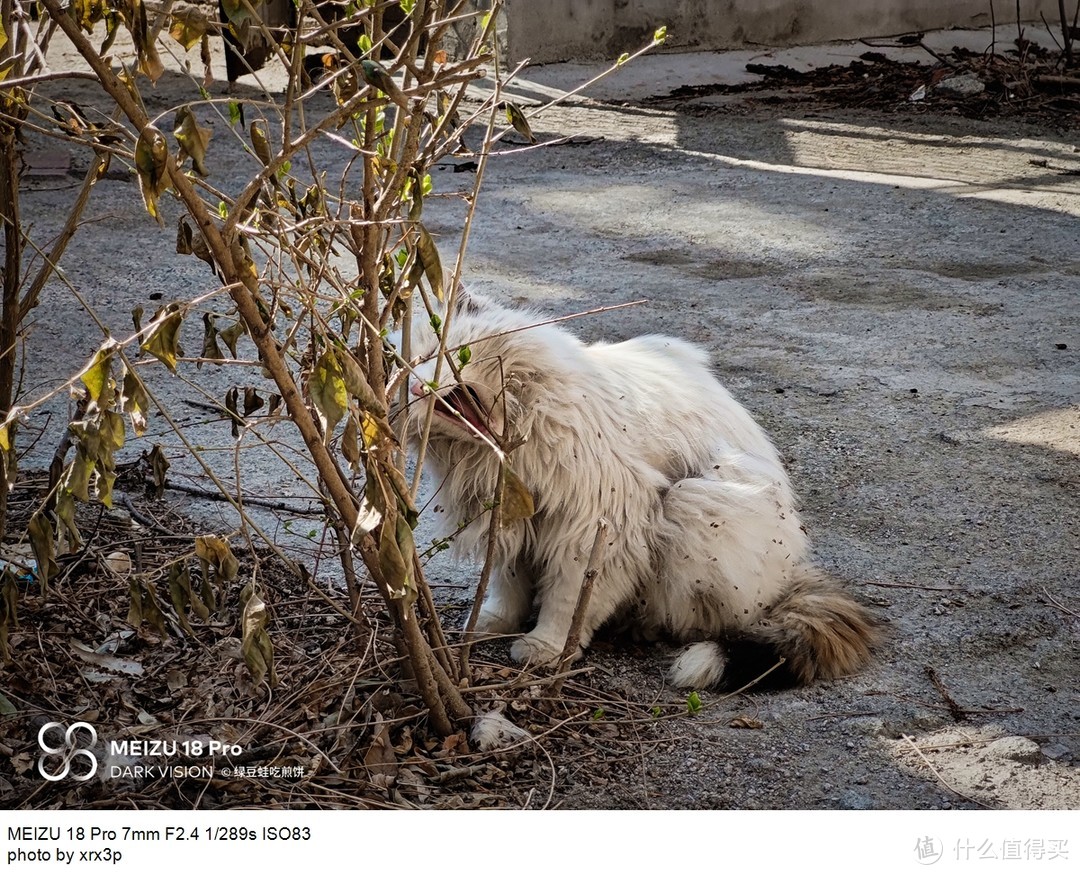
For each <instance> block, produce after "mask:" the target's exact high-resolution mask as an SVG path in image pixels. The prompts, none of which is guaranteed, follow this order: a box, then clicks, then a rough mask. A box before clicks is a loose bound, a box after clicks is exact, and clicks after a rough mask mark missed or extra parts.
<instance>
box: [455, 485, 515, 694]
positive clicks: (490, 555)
mask: <svg viewBox="0 0 1080 875" xmlns="http://www.w3.org/2000/svg"><path fill="white" fill-rule="evenodd" d="M505 489H506V466H505V465H500V466H499V477H498V480H497V481H496V483H495V503H494V505H493V506H492V508H491V520H490V522H489V525H488V541H487V550H486V552H485V554H484V567H483V569H482V570H481V572H480V580H479V582H478V583H477V584H476V597H475V598H474V599H473V606H472V611H471V612H470V613H469V620H468V622H467V623H466V624H465V636H464V640H463V641H462V643H461V657H460V665H461V677H462V678H464V679H465V681H466V682H467V681H468V680H469V654H470V653H471V651H472V643H473V639H474V638H475V632H476V623H477V621H478V620H479V619H480V607H481V605H482V604H483V601H484V596H486V595H487V588H488V582H489V581H490V580H491V572H492V569H493V568H494V567H495V542H496V540H497V539H498V537H499V527H500V525H501V524H502V503H503V493H504V492H505Z"/></svg>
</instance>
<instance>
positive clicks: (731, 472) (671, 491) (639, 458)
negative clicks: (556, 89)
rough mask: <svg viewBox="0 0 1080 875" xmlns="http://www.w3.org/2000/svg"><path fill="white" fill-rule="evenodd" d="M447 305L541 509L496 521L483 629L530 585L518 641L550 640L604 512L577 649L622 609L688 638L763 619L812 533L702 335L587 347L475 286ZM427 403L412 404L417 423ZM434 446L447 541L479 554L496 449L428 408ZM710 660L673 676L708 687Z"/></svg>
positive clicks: (429, 343) (497, 627)
mask: <svg viewBox="0 0 1080 875" xmlns="http://www.w3.org/2000/svg"><path fill="white" fill-rule="evenodd" d="M449 316H450V319H449V321H450V325H449V328H448V346H449V347H450V348H452V349H453V348H456V347H457V346H459V345H461V344H468V345H469V347H470V352H471V359H470V361H469V363H468V364H467V365H466V366H465V367H464V368H463V370H462V379H463V381H464V382H465V383H467V384H468V385H469V386H470V387H472V388H473V390H474V391H475V392H476V393H477V396H478V397H479V399H480V401H481V403H482V404H483V406H484V408H485V410H486V412H487V420H488V422H489V424H490V428H491V431H492V432H493V433H494V434H496V435H501V436H504V437H522V438H524V439H525V443H524V444H523V445H521V446H520V447H519V448H517V449H516V450H514V451H513V453H512V456H511V458H510V463H511V466H512V468H513V470H514V471H515V473H516V474H517V475H518V476H519V477H520V478H521V480H522V481H523V482H524V483H525V484H526V485H527V486H528V488H529V489H530V490H531V492H532V493H533V496H534V498H535V502H536V509H537V513H536V515H535V516H534V517H533V518H532V519H530V520H526V521H520V522H517V523H515V524H513V525H511V526H508V527H506V528H504V529H503V530H502V531H500V532H499V534H498V539H497V544H496V559H497V561H496V567H495V569H494V573H493V575H492V578H491V582H490V586H489V590H488V594H487V598H486V600H485V602H484V605H483V608H482V613H481V615H480V624H479V625H480V630H481V631H487V632H493V633H509V632H517V631H520V630H521V627H522V626H523V624H524V623H525V621H526V620H527V618H528V615H529V612H530V609H531V607H532V605H533V604H534V601H535V603H536V604H538V606H539V618H538V620H537V623H536V625H535V627H534V628H533V629H532V630H531V631H529V632H528V633H527V634H525V635H524V636H522V637H521V638H519V639H518V640H517V641H516V642H515V644H514V645H513V648H512V651H511V655H512V657H513V658H514V659H516V660H518V661H520V662H534V663H535V662H546V661H550V660H551V659H553V658H554V657H555V656H557V655H558V654H559V653H560V652H561V650H562V648H563V645H564V642H565V639H566V636H567V632H568V630H569V627H570V624H571V620H572V615H573V611H574V607H575V605H576V602H577V595H578V591H579V588H580V585H581V581H582V576H583V574H584V571H585V570H586V569H585V563H586V560H587V556H588V552H589V547H590V545H591V543H592V540H593V537H594V535H595V531H596V524H597V520H598V519H600V518H601V517H603V518H605V519H607V520H608V521H609V522H610V523H611V528H610V530H609V531H610V536H609V537H610V544H609V545H608V549H607V551H606V560H605V562H604V564H603V566H602V568H601V570H600V573H599V576H598V578H597V580H596V582H595V584H594V589H593V594H592V599H591V601H590V603H589V609H588V612H587V615H586V617H585V622H584V625H583V628H582V635H581V645H582V647H586V646H588V644H589V642H590V640H591V638H592V636H593V634H594V632H595V631H596V630H597V628H599V627H600V626H601V625H602V624H603V623H605V622H607V621H608V620H610V619H612V618H613V617H615V616H622V615H629V616H630V617H631V618H632V619H633V621H634V622H635V623H637V624H638V625H639V626H642V627H644V629H645V630H646V631H647V632H649V631H656V632H659V631H661V630H663V631H666V632H668V633H670V634H673V635H675V636H676V637H678V638H679V639H682V640H686V641H695V640H701V639H708V638H715V637H716V636H717V635H718V634H723V633H726V632H731V631H737V630H740V629H747V628H748V627H750V626H751V625H753V624H754V623H755V622H757V621H758V620H760V619H761V617H762V615H763V613H764V612H765V611H766V609H767V608H768V607H769V606H770V605H771V604H772V603H774V602H775V601H776V600H777V599H778V598H779V597H780V596H781V595H782V594H783V592H784V591H785V589H786V588H787V587H788V585H789V582H790V581H791V579H792V576H793V575H794V574H795V573H796V571H797V569H798V568H799V567H800V565H802V564H803V563H804V562H805V561H806V554H807V549H808V548H807V542H806V538H805V536H804V534H803V531H802V528H801V526H800V522H799V517H798V514H797V513H796V511H795V498H794V495H793V493H792V489H791V485H790V483H789V481H788V478H787V475H786V473H785V472H784V469H783V466H782V465H781V462H780V459H779V456H778V454H777V451H776V449H775V448H774V446H773V445H772V443H771V441H770V440H769V438H768V437H767V436H766V434H765V432H764V431H763V430H762V429H761V427H760V426H758V424H757V423H756V422H755V421H754V420H753V418H752V417H751V416H750V414H749V413H748V412H747V411H746V409H745V408H744V407H743V406H742V405H740V404H739V403H738V402H737V401H735V399H734V398H732V396H731V395H730V394H729V393H728V391H727V390H726V389H725V388H724V387H723V386H722V385H721V384H720V383H719V381H718V380H717V379H716V378H715V376H714V375H713V374H712V372H711V370H710V369H709V365H708V356H707V354H706V353H705V351H704V350H702V349H700V348H699V347H697V346H694V345H692V344H690V343H687V342H685V341H682V340H677V339H674V338H670V337H662V336H656V335H652V336H647V337H639V338H636V339H633V340H628V341H625V342H622V343H598V344H592V345H586V344H584V343H582V342H581V341H580V340H579V339H578V338H577V337H575V336H574V335H573V334H571V333H570V332H569V331H567V330H565V329H564V328H562V327H559V326H556V325H542V326H535V323H537V322H540V321H542V317H541V316H539V315H538V314H536V313H533V312H529V311H522V310H515V309H509V308H506V307H502V306H499V305H497V304H495V303H493V302H491V301H488V300H486V299H482V298H478V297H477V296H475V295H472V296H470V297H469V299H467V301H466V302H465V303H464V304H463V305H462V306H460V307H458V308H457V309H455V311H454V312H453V313H452V314H449ZM530 326H535V327H530ZM414 342H415V343H416V348H418V349H420V350H421V357H422V358H423V357H425V356H426V357H427V360H426V361H424V362H423V363H422V364H421V365H419V366H418V367H417V368H416V371H415V375H416V377H415V379H417V380H418V382H417V383H416V384H415V385H424V384H430V383H431V381H432V380H433V377H434V369H435V361H434V352H435V350H436V349H437V345H438V339H437V338H436V337H435V336H434V334H433V332H431V331H430V329H427V330H426V331H425V332H424V333H423V334H422V335H421V336H420V337H418V338H416V340H415V341H414ZM442 372H443V375H444V376H443V379H442V380H441V385H440V386H439V387H438V390H437V391H438V392H439V393H440V394H442V395H444V396H445V395H446V393H448V392H449V391H450V390H451V388H452V385H453V379H452V377H451V375H450V369H449V368H448V367H447V366H446V365H445V363H444V365H443V368H442ZM416 394H422V393H420V392H416ZM424 408H425V405H424V404H423V403H415V404H413V405H412V406H411V409H410V419H411V422H410V429H409V430H410V434H411V435H412V436H413V438H415V437H416V435H418V434H419V431H420V422H422V420H423V414H424ZM504 432H506V433H507V434H503V433H504ZM428 458H429V460H430V462H431V465H432V467H433V469H434V474H435V477H436V479H437V481H438V482H441V484H442V485H441V487H440V493H439V497H438V502H439V504H441V505H442V506H443V507H444V508H445V509H446V513H447V516H448V518H447V519H446V524H445V526H444V529H445V530H446V532H445V533H446V534H454V543H455V546H456V547H457V548H458V549H460V550H463V551H466V552H472V553H479V552H481V551H482V548H483V546H484V542H485V540H486V532H487V528H488V517H487V514H486V512H485V510H486V508H487V507H488V506H489V505H490V501H491V497H492V495H493V493H494V489H495V484H496V478H497V474H498V470H499V464H500V462H499V460H498V458H497V456H496V454H495V453H494V452H493V451H492V450H491V448H490V446H489V445H488V444H487V443H485V442H484V441H482V440H479V439H478V438H477V436H476V435H475V433H472V432H471V431H470V430H469V429H468V428H467V427H466V426H465V425H464V424H463V423H462V422H460V421H454V419H453V418H452V417H447V416H436V417H435V420H434V427H433V429H432V434H431V441H430V445H429V450H428ZM690 654H694V655H692V656H691V655H690ZM711 657H716V658H711ZM720 665H722V657H721V656H720V653H719V649H718V648H715V646H713V647H712V648H708V653H706V651H705V650H694V649H692V650H691V651H689V653H688V654H687V655H686V656H685V657H684V661H683V662H682V663H681V667H680V668H679V669H678V670H677V676H676V679H677V680H678V681H680V682H681V683H683V684H685V685H688V686H696V685H705V684H706V683H709V682H710V681H714V680H716V679H717V678H718V672H719V668H718V666H720Z"/></svg>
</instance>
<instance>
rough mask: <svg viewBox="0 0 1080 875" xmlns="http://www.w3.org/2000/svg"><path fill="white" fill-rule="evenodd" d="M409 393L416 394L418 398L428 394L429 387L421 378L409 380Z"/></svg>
mask: <svg viewBox="0 0 1080 875" xmlns="http://www.w3.org/2000/svg"><path fill="white" fill-rule="evenodd" d="M409 394H410V395H415V396H416V397H417V398H423V397H424V396H425V395H426V394H427V389H426V388H425V387H424V384H423V383H422V382H421V381H420V380H416V379H412V380H409Z"/></svg>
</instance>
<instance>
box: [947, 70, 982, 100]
mask: <svg viewBox="0 0 1080 875" xmlns="http://www.w3.org/2000/svg"><path fill="white" fill-rule="evenodd" d="M937 87H938V88H940V89H944V90H945V91H952V92H955V93H956V94H959V95H960V96H961V97H971V96H973V95H975V94H982V93H983V92H984V91H985V90H986V86H985V85H984V84H983V82H982V80H981V79H980V78H979V77H978V76H975V75H974V74H972V73H965V74H964V75H962V76H950V77H949V78H948V79H942V80H941V81H940V82H938V84H937Z"/></svg>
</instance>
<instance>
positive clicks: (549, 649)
mask: <svg viewBox="0 0 1080 875" xmlns="http://www.w3.org/2000/svg"><path fill="white" fill-rule="evenodd" d="M561 653H562V647H561V646H558V645H555V644H552V643H551V642H549V641H545V640H544V639H543V638H537V637H534V636H533V635H523V636H522V637H521V638H518V640H517V641H515V642H514V645H513V647H511V648H510V658H511V659H512V660H514V662H520V663H523V664H524V663H528V664H529V665H549V664H551V663H553V662H555V661H557V660H558V658H559V656H560V654H561Z"/></svg>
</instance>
